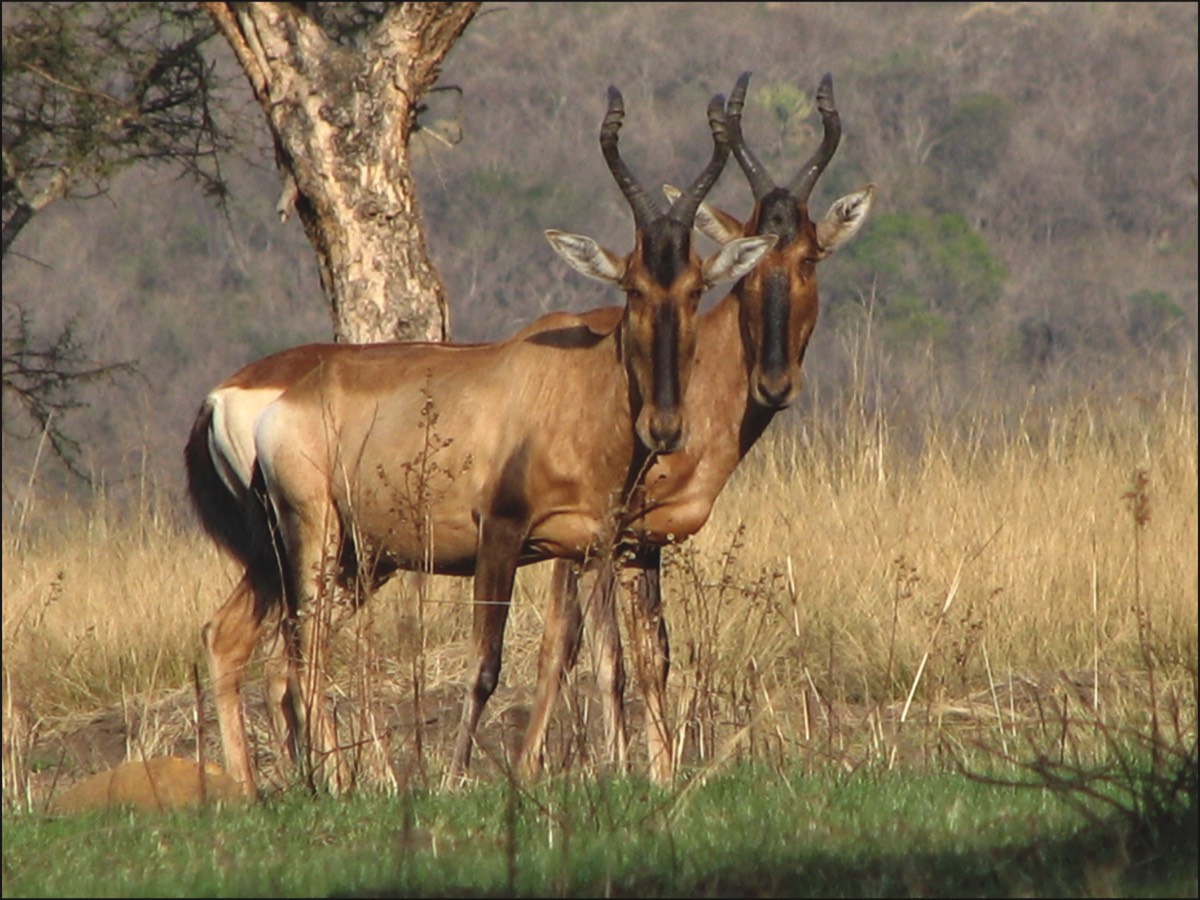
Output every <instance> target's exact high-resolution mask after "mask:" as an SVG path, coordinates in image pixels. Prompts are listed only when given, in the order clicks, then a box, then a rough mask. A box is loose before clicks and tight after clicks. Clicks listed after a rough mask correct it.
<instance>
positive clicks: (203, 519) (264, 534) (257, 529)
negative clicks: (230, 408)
mask: <svg viewBox="0 0 1200 900" xmlns="http://www.w3.org/2000/svg"><path fill="white" fill-rule="evenodd" d="M211 425H212V405H211V404H210V403H209V402H208V401H207V400H205V401H204V405H203V406H201V407H200V411H199V412H198V413H197V414H196V421H195V423H194V424H193V425H192V433H191V434H190V435H189V436H188V440H187V444H186V445H185V446H184V448H183V460H184V467H185V468H186V470H187V487H188V496H189V497H190V498H191V500H192V506H193V508H194V509H195V510H196V515H197V516H198V517H199V519H200V524H201V525H202V526H203V527H204V530H205V532H207V533H208V536H209V537H211V538H212V539H213V540H214V541H215V542H216V543H217V544H218V545H219V546H220V547H222V548H224V549H225V550H226V551H227V552H228V553H229V554H230V555H231V556H232V557H233V558H234V559H236V560H237V561H238V562H240V563H241V564H242V565H243V566H245V567H246V570H247V572H248V573H249V574H250V576H251V578H252V579H253V581H254V582H255V584H256V585H257V586H258V587H260V588H262V589H265V590H266V591H267V592H268V593H275V594H278V592H279V588H280V576H279V557H278V554H277V552H276V550H277V548H276V547H275V546H274V543H273V541H272V540H271V535H272V533H274V531H275V529H274V528H273V527H272V522H271V516H270V506H269V504H267V503H265V502H264V495H263V491H262V478H261V476H258V475H256V477H255V484H253V485H251V486H250V487H249V488H248V489H247V490H246V491H245V493H244V494H243V495H241V496H239V495H238V494H236V493H234V492H233V491H231V490H230V489H229V487H228V486H227V485H226V484H225V482H224V480H222V478H221V474H220V473H219V472H218V471H217V467H216V465H215V464H214V462H213V458H212V453H211V452H210V450H209V430H210V427H211ZM255 468H256V469H257V467H255Z"/></svg>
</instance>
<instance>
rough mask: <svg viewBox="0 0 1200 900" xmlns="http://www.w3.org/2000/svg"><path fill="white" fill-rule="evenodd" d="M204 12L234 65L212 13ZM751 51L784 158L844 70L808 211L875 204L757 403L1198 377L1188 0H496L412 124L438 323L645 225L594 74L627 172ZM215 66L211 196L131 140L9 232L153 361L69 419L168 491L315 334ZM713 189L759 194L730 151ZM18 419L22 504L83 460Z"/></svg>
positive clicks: (582, 303) (797, 156)
mask: <svg viewBox="0 0 1200 900" xmlns="http://www.w3.org/2000/svg"><path fill="white" fill-rule="evenodd" d="M206 46H207V50H208V52H209V53H210V54H211V56H212V58H213V59H214V60H215V61H216V62H217V64H218V65H219V66H221V67H226V69H225V70H226V71H229V72H232V71H233V62H232V59H231V58H230V56H229V53H228V51H227V48H226V46H225V45H224V43H223V42H222V41H220V40H219V39H214V40H212V41H210V42H209V43H208V44H207V45H206ZM743 70H752V71H753V73H754V75H753V79H752V80H751V84H750V91H749V99H748V103H747V108H746V113H745V120H744V121H745V130H746V133H747V135H748V139H749V141H750V143H751V146H752V147H753V149H754V151H755V153H756V154H757V155H758V156H759V157H760V159H762V161H763V162H764V164H765V165H766V166H767V167H768V169H769V171H770V172H771V173H772V175H773V176H774V178H775V180H776V181H786V180H790V179H791V178H792V176H793V175H794V174H795V172H796V170H797V169H798V167H799V166H800V164H801V163H802V162H803V161H804V160H805V159H806V158H807V157H808V155H809V154H810V153H811V152H812V150H813V149H814V148H815V146H816V143H817V142H818V141H819V137H820V131H819V119H818V118H817V116H816V115H815V113H814V111H813V109H812V95H813V92H814V91H815V88H816V85H817V82H818V80H819V79H820V77H821V75H822V74H823V73H825V72H831V73H832V74H833V77H834V88H835V94H836V98H837V105H838V108H839V110H840V112H841V117H842V124H843V139H842V143H841V146H840V148H839V150H838V152H837V155H836V156H835V157H834V160H833V162H832V163H831V164H830V166H829V168H828V170H827V171H826V173H825V175H824V176H823V177H822V179H821V181H820V182H819V183H818V185H817V187H816V190H815V191H814V196H813V199H812V210H811V211H812V215H813V217H814V218H819V216H820V215H821V214H822V213H823V212H824V211H825V209H826V208H827V207H828V205H829V204H830V203H831V202H832V201H833V200H834V199H836V198H837V197H839V196H841V195H843V194H845V193H847V192H849V191H851V190H853V189H855V188H857V187H860V186H862V185H863V184H866V183H868V182H873V183H875V184H876V185H877V186H878V194H877V199H876V204H875V207H874V210H873V211H872V213H871V216H870V218H869V219H868V221H867V223H866V225H865V226H864V228H863V231H862V232H861V233H860V234H859V236H858V237H857V238H856V239H855V240H854V242H852V244H851V245H849V246H847V248H846V249H845V250H843V251H840V252H839V253H838V254H837V255H835V256H834V257H832V258H830V259H829V260H828V261H826V262H825V263H823V265H822V267H821V302H822V312H821V321H820V322H819V324H818V326H817V331H816V334H815V336H814V339H813V342H812V345H811V347H810V350H809V353H808V356H807V359H806V362H805V367H806V371H807V374H808V385H807V387H806V390H805V392H804V394H803V397H802V399H801V401H799V402H798V404H797V408H796V409H794V410H792V411H790V412H789V413H787V414H786V415H784V416H781V417H779V419H777V422H776V424H775V425H774V429H787V428H794V427H798V426H800V425H802V423H804V422H806V421H808V420H809V419H810V417H811V415H812V413H813V412H814V411H815V410H817V409H818V408H819V409H820V410H821V412H822V414H823V415H822V421H829V422H835V423H836V421H837V416H838V411H839V409H840V408H842V407H843V406H848V405H849V404H850V402H851V401H850V398H854V400H853V402H854V403H856V404H859V405H860V406H861V404H862V403H863V399H864V398H866V402H867V403H868V404H871V405H875V406H878V407H880V408H883V409H886V411H887V414H888V415H887V421H888V423H889V427H892V428H895V429H896V430H897V432H898V434H897V435H896V441H895V443H896V445H898V446H903V445H904V442H905V440H906V439H912V440H918V439H919V432H918V430H917V429H915V428H914V430H913V434H912V435H906V434H905V433H904V423H905V422H906V421H907V419H908V418H910V414H912V416H911V417H914V418H915V417H919V418H920V419H921V420H922V421H927V420H928V418H929V417H930V416H934V417H942V418H943V419H944V420H945V422H946V423H947V424H948V425H952V424H953V423H954V422H955V420H956V417H957V416H959V415H960V414H961V413H962V412H963V411H964V410H967V409H975V410H977V409H980V408H987V409H991V410H994V411H997V412H998V413H999V414H1000V415H1009V414H1011V415H1013V416H1021V415H1022V414H1023V413H1024V412H1025V411H1027V410H1028V409H1029V408H1030V406H1031V405H1036V404H1039V403H1042V402H1062V401H1064V400H1066V401H1067V402H1070V400H1071V398H1073V397H1081V398H1086V399H1087V400H1088V402H1100V403H1102V404H1105V405H1108V404H1114V405H1119V404H1127V405H1129V406H1130V407H1131V408H1132V409H1135V410H1136V408H1137V405H1138V404H1139V403H1143V402H1146V401H1147V400H1148V398H1150V397H1153V396H1154V395H1155V394H1156V393H1157V392H1158V391H1159V390H1160V389H1161V388H1162V387H1163V386H1164V385H1167V384H1175V385H1178V383H1179V381H1180V380H1181V379H1183V380H1185V381H1186V382H1188V383H1190V384H1192V385H1194V384H1195V381H1196V377H1197V375H1196V365H1195V361H1196V350H1197V249H1198V248H1197V192H1196V174H1197V106H1198V104H1197V6H1196V5H1195V4H1191V3H1188V4H1174V3H1157V4H1155V3H1139V4H1106V3H1100V4H1056V3H1008V4H997V3H975V4H965V3H884V4H840V3H829V4H810V3H806V4H787V3H684V4H677V3H671V4H667V3H636V4H634V3H604V4H600V3H573V4H550V3H503V4H501V3H488V4H485V5H484V8H483V10H482V11H481V13H480V14H479V15H478V16H477V17H476V19H475V20H474V21H473V22H472V24H471V25H470V26H469V27H468V29H467V31H466V33H465V35H464V37H463V39H462V40H461V41H460V42H459V44H458V45H457V46H456V47H455V49H454V50H453V51H452V53H451V55H450V57H449V60H448V62H447V65H446V67H445V70H444V75H443V78H442V84H443V85H447V86H448V85H455V86H457V87H458V88H461V92H462V93H461V97H460V96H459V95H458V94H457V93H456V92H454V91H441V92H438V93H436V94H433V95H431V96H430V98H429V102H430V110H429V112H428V114H427V116H426V119H425V124H426V126H427V127H426V129H425V130H424V131H423V132H419V133H418V134H417V135H416V137H415V139H414V140H415V141H416V142H417V148H416V150H417V152H416V157H417V158H416V162H415V175H416V177H417V182H418V191H419V199H420V202H421V204H422V208H423V212H424V215H425V219H426V228H427V235H428V239H429V241H430V244H431V251H432V255H433V258H434V260H435V262H436V263H437V264H438V266H439V267H440V270H441V274H442V277H443V279H444V280H445V282H446V285H447V288H448V294H449V297H450V303H451V327H452V331H453V335H454V338H455V339H456V340H490V339H495V338H499V337H503V336H504V335H507V334H509V333H511V332H513V331H515V330H516V329H518V328H519V327H521V326H522V325H524V324H525V323H527V322H529V321H530V320H532V319H534V318H536V317H537V316H539V315H541V314H543V313H545V312H547V311H550V310H555V309H574V310H582V309H587V308H590V307H593V306H598V305H604V304H608V303H612V302H615V301H616V300H617V299H618V297H617V296H616V294H615V293H614V292H613V291H612V290H611V289H608V288H605V287H604V286H601V285H597V284H593V283H590V282H586V281H585V280H584V279H583V278H582V277H580V276H578V275H576V274H575V273H574V272H571V271H570V270H569V269H568V268H567V267H566V266H565V264H563V263H562V262H561V261H560V260H559V259H558V258H557V257H556V256H555V255H554V254H553V252H552V251H551V249H550V247H549V245H548V244H547V243H546V241H545V239H544V238H543V236H542V230H543V229H545V228H551V227H553V228H559V229H563V230H568V231H576V232H582V233H586V234H589V235H592V236H594V237H596V238H598V239H599V240H600V241H601V242H603V243H604V244H606V245H607V246H609V247H610V248H612V249H614V250H616V251H618V252H621V253H624V252H627V251H628V250H629V249H630V246H631V241H632V228H631V225H630V221H629V213H628V208H627V206H626V204H625V202H624V200H623V199H622V197H621V195H620V193H619V191H618V190H617V188H616V186H615V184H614V183H613V181H612V178H611V176H610V175H609V173H608V171H607V169H606V168H605V166H604V163H603V160H602V158H601V156H600V153H599V147H598V142H597V136H598V130H599V125H600V120H601V118H602V116H603V113H604V105H605V89H606V87H607V86H608V85H609V84H613V85H616V86H617V87H619V88H620V89H621V90H622V92H623V94H624V96H625V102H626V110H627V116H626V125H625V128H624V130H623V131H622V136H621V140H622V150H623V153H624V156H625V158H626V160H627V161H628V162H629V163H630V165H631V166H632V167H633V169H634V171H635V172H636V173H637V175H638V177H639V178H640V179H641V180H642V181H643V182H644V183H645V184H647V185H648V186H654V185H658V184H661V183H663V182H673V183H675V184H680V183H683V182H686V181H688V180H690V179H691V178H692V177H694V175H695V173H696V172H697V171H699V169H700V167H701V166H702V165H703V163H704V161H705V160H706V159H707V156H708V154H709V152H710V148H711V144H710V141H709V138H708V134H707V128H706V126H705V118H704V109H705V105H706V103H707V100H708V98H709V97H710V96H711V95H712V94H714V93H718V92H720V93H728V91H729V90H730V89H731V88H732V86H733V83H734V80H735V79H736V77H737V76H738V74H739V73H740V72H742V71H743ZM232 84H233V86H234V88H235V89H236V90H235V93H234V94H233V95H231V96H230V100H231V104H230V107H229V110H230V114H231V116H233V117H234V118H233V119H231V125H232V126H234V127H236V128H237V129H239V131H238V133H239V134H241V135H242V136H243V140H242V143H241V148H240V151H241V152H240V154H239V156H238V157H236V158H233V157H231V158H229V159H227V160H225V161H224V173H225V175H226V176H227V177H228V179H229V180H230V183H231V185H232V189H233V194H232V203H231V207H230V210H229V213H230V214H229V216H228V218H226V216H225V215H224V214H223V213H222V212H221V211H220V210H218V209H217V208H216V207H215V206H214V205H213V204H212V203H211V202H210V201H209V200H208V199H206V198H205V197H203V196H201V195H200V194H199V192H198V191H197V190H196V189H195V188H194V187H193V186H192V185H190V184H189V183H187V182H185V181H182V180H174V179H172V178H170V177H169V176H167V175H165V174H163V173H161V172H157V173H156V172H150V171H133V172H130V173H128V174H126V175H125V176H122V177H121V178H120V179H119V180H118V182H117V183H116V185H115V187H114V189H113V190H112V191H111V192H110V194H109V195H107V196H105V197H101V198H95V199H92V200H89V201H85V202H76V203H69V204H68V203H62V204H58V205H56V206H54V207H52V208H50V209H49V210H48V211H47V212H46V213H44V214H43V215H41V216H40V217H39V218H37V219H36V220H35V222H34V223H33V224H32V225H30V226H29V227H28V228H27V229H26V231H25V232H24V233H23V234H22V236H21V238H20V240H19V241H18V242H17V244H16V245H14V248H13V252H11V253H10V254H9V256H8V258H7V260H6V262H5V269H4V282H3V290H4V299H5V304H6V306H7V305H8V304H9V302H10V301H11V302H14V303H19V304H20V305H22V306H24V307H26V308H27V309H28V310H29V311H30V312H31V313H33V314H34V322H35V323H36V326H37V328H38V329H40V330H42V331H44V333H46V334H51V333H53V332H54V330H55V329H56V328H58V327H60V326H61V325H62V324H64V323H66V322H68V321H72V320H74V321H75V322H76V327H77V329H78V335H79V336H80V337H81V338H83V339H85V340H86V341H88V342H89V344H90V348H91V352H92V354H93V355H94V356H95V357H96V358H98V359H100V360H103V361H119V360H135V361H136V363H137V374H136V375H135V376H132V377H127V378H123V379H121V380H120V381H118V382H117V383H115V384H111V385H106V384H100V385H95V386H93V387H91V388H89V389H88V390H87V393H86V394H85V395H84V396H83V399H84V400H85V401H86V407H85V408H83V409H80V410H78V411H76V412H74V413H72V414H71V421H70V422H69V423H64V424H65V427H67V429H68V430H69V431H70V432H71V433H72V434H73V435H74V436H75V437H76V438H77V439H79V440H80V441H81V443H82V444H83V446H84V457H83V463H84V465H85V466H86V467H87V468H88V469H89V471H91V472H92V473H93V475H94V478H95V479H96V481H97V483H99V484H100V485H102V486H103V490H104V492H105V494H106V496H107V497H108V498H109V499H112V500H115V501H118V502H119V503H124V502H126V501H136V500H138V499H145V497H146V496H147V493H148V492H153V493H154V495H155V496H157V497H159V498H160V499H164V500H166V501H167V503H166V504H165V508H169V509H178V510H180V511H181V512H182V511H183V510H184V509H185V508H186V507H185V503H184V502H183V496H182V489H183V471H182V448H183V443H184V441H185V439H186V436H187V433H188V429H189V427H190V425H191V420H192V417H193V415H194V414H195V411H196V409H197V407H198V405H199V403H200V401H201V400H202V398H203V396H204V394H205V393H206V392H207V391H208V389H209V388H211V387H212V386H213V385H215V384H216V383H218V382H219V381H220V380H222V379H223V378H225V377H226V376H228V375H229V374H231V373H232V372H233V371H235V370H236V369H237V368H239V367H240V366H242V365H243V364H245V363H247V362H249V361H251V360H253V359H256V358H258V357H260V356H263V355H265V354H268V353H270V352H273V351H275V350H278V349H281V348H284V347H287V346H290V345H293V344H297V343H303V342H307V341H316V340H327V339H329V336H330V334H331V328H330V321H329V315H328V312H327V309H326V305H325V300H324V297H323V296H322V294H321V291H320V287H319V284H318V281H317V270H316V265H315V261H314V258H313V254H312V251H311V249H310V246H309V244H308V242H307V240H306V239H305V238H304V235H303V233H302V230H301V228H300V225H299V223H298V222H297V221H295V220H294V219H292V220H289V221H287V222H286V223H281V222H280V221H279V220H278V218H277V216H276V214H275V211H274V210H275V203H276V200H277V199H278V196H279V183H278V178H277V176H276V172H275V168H274V164H273V162H272V159H271V156H270V152H269V145H268V141H267V136H266V131H265V128H264V127H263V126H262V122H261V114H260V113H259V112H258V110H257V108H256V107H255V106H254V105H253V103H252V100H251V98H250V96H249V89H248V87H247V86H246V85H245V82H244V81H243V80H241V79H234V80H233V82H232ZM459 138H461V139H459ZM454 140H457V143H454V142H453V141H454ZM709 199H710V201H711V202H713V203H714V204H716V205H718V206H722V207H723V208H725V209H727V210H729V211H730V212H733V213H735V214H737V215H739V216H744V215H746V214H747V213H748V211H749V208H750V198H749V191H748V188H747V187H746V185H745V181H744V179H743V178H742V176H741V173H740V172H739V171H738V169H737V167H736V165H735V164H733V163H732V162H731V164H730V166H729V167H728V168H727V169H726V172H725V174H724V175H723V176H722V178H721V180H720V182H719V183H718V184H717V186H716V187H715V188H714V190H713V192H712V193H711V195H710V197H709ZM700 247H701V249H702V250H704V251H705V252H707V251H708V250H709V249H710V245H708V244H707V242H702V243H701V245H700ZM1188 396H1189V397H1190V398H1191V401H1190V402H1191V403H1193V404H1194V402H1195V396H1196V394H1195V391H1194V390H1191V391H1189V392H1188ZM849 411H850V410H847V412H849ZM854 412H855V414H861V413H862V412H863V410H862V409H861V408H858V409H855V410H854ZM917 413H919V416H917V415H916V414H917ZM972 420H973V421H974V420H975V419H974V417H972ZM4 425H5V430H4V443H3V473H4V474H3V485H4V492H3V504H4V506H3V509H4V515H5V516H6V517H8V516H10V515H12V514H14V513H15V512H17V511H20V512H21V514H23V515H24V514H28V513H29V512H30V511H41V512H51V513H52V512H53V511H54V509H55V504H56V503H57V502H58V501H59V498H61V497H62V496H64V495H66V496H67V497H69V498H71V499H72V500H74V501H79V502H81V501H82V498H83V497H85V496H86V495H87V491H88V488H87V487H86V486H85V485H83V484H81V483H80V482H79V480H78V479H75V478H74V477H73V476H71V475H70V474H69V473H67V472H66V471H65V469H64V468H63V467H62V466H61V465H59V464H57V463H56V462H55V461H54V460H53V459H47V458H46V456H45V453H44V452H43V453H42V454H41V455H40V456H39V451H38V434H37V433H30V432H29V431H28V428H27V423H25V422H23V421H22V420H21V419H20V418H19V417H17V416H16V411H15V410H13V409H10V408H9V407H8V406H7V405H6V407H5V410H4Z"/></svg>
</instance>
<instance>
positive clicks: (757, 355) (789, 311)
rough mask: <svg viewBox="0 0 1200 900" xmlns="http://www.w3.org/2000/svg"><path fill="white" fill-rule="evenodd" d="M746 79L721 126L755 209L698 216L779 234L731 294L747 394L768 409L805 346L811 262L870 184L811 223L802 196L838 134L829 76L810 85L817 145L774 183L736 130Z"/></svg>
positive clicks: (843, 226)
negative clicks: (741, 214) (737, 307)
mask: <svg viewBox="0 0 1200 900" xmlns="http://www.w3.org/2000/svg"><path fill="white" fill-rule="evenodd" d="M749 80H750V73H749V72H745V73H743V74H742V75H741V76H740V77H739V78H738V81H737V85H736V86H735V87H734V90H733V92H732V93H731V94H730V96H729V104H728V125H729V130H730V145H731V149H732V152H733V155H734V157H735V158H736V159H737V161H738V165H739V166H740V167H741V169H742V171H743V172H744V173H745V175H746V179H747V181H748V182H749V184H750V188H751V190H752V191H753V192H754V212H753V213H752V215H751V217H750V220H749V221H748V222H746V224H745V225H744V226H741V225H740V224H739V223H738V222H737V221H736V220H735V219H733V218H732V217H730V216H728V215H727V214H721V213H717V212H715V211H708V212H707V213H706V214H705V216H704V218H705V219H707V220H708V221H709V222H710V223H711V225H712V227H713V228H714V229H716V230H718V231H720V234H721V236H724V235H728V234H768V233H770V234H774V235H777V236H778V241H777V242H776V244H775V247H774V248H773V249H772V250H771V251H770V252H769V253H768V254H767V255H766V256H765V257H764V258H763V260H762V262H761V263H760V264H759V265H758V267H757V268H755V269H754V270H753V271H751V272H750V273H749V274H747V275H746V277H745V278H744V279H743V280H742V283H741V284H740V285H739V288H738V295H739V298H740V300H741V312H740V316H741V328H742V337H743V347H744V348H745V353H746V364H747V372H748V375H749V381H750V396H751V399H752V400H753V401H754V402H755V403H756V404H758V405H759V406H763V407H766V408H768V409H782V408H783V407H786V406H787V405H788V404H790V403H791V402H792V401H793V400H794V399H795V397H796V395H797V394H798V393H799V391H800V384H801V380H800V368H801V364H802V363H803V362H804V351H805V349H806V348H807V347H808V339H809V337H811V335H812V332H813V328H814V327H815V326H816V323H817V310H818V308H819V304H818V300H817V263H818V262H819V261H820V260H822V259H824V258H825V257H826V256H828V255H829V254H830V253H832V252H833V251H834V249H836V248H837V247H838V246H839V245H840V244H842V243H844V242H845V241H847V240H849V239H850V238H851V237H853V236H854V234H855V233H856V232H857V231H858V229H859V227H861V225H862V223H863V221H864V219H865V218H866V214H867V212H868V210H869V209H870V207H871V201H872V199H873V197H874V191H875V189H874V186H873V185H868V186H867V187H866V188H864V189H862V190H860V191H857V192H855V193H853V194H849V195H847V196H845V197H842V198H841V199H840V200H838V201H836V202H835V203H834V204H833V206H832V207H830V210H829V212H828V213H827V214H826V215H825V216H824V218H822V220H821V222H820V224H816V223H814V222H813V220H812V219H811V218H809V214H808V198H809V195H810V193H811V192H812V189H813V185H814V184H815V183H816V181H817V179H818V178H819V177H820V176H821V173H822V172H823V171H824V170H825V166H826V165H827V164H828V163H829V160H830V159H831V158H832V156H833V153H834V151H835V150H836V149H837V145H838V142H839V140H840V139H841V123H840V120H839V117H838V113H837V108H836V107H835V106H834V102H833V81H832V79H831V78H830V76H828V75H826V76H825V77H824V78H822V79H821V84H820V86H819V87H818V88H817V96H816V101H817V104H816V105H817V109H818V111H819V112H820V114H821V119H822V122H823V124H824V137H823V138H822V140H821V146H820V147H819V148H818V149H817V151H816V152H815V153H814V154H813V155H812V157H811V158H809V160H808V161H807V162H805V163H804V165H803V166H801V167H800V170H799V172H797V173H796V175H795V177H794V178H793V179H792V180H791V182H790V183H789V184H787V185H786V186H776V185H775V183H774V182H773V181H772V180H771V178H770V176H769V175H767V173H766V170H765V169H764V167H763V165H762V163H760V162H759V161H758V159H756V158H755V156H754V154H753V152H752V151H751V150H750V148H749V146H748V145H747V144H746V140H745V137H744V136H743V134H742V106H743V104H744V101H745V96H746V87H747V85H748V83H749ZM702 227H703V226H702ZM719 239H720V238H719Z"/></svg>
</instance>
